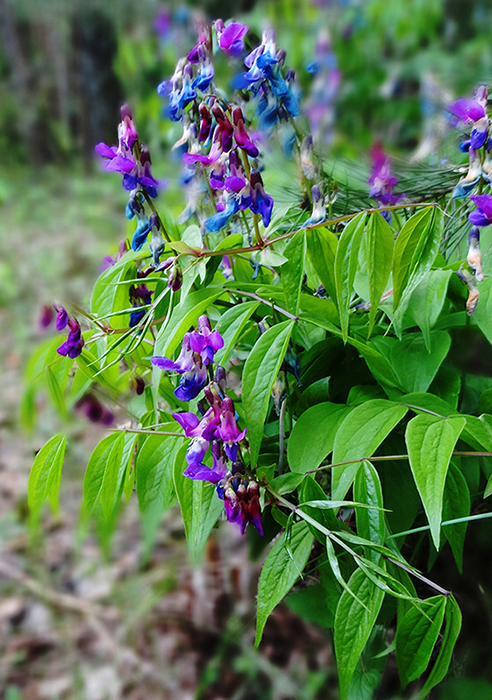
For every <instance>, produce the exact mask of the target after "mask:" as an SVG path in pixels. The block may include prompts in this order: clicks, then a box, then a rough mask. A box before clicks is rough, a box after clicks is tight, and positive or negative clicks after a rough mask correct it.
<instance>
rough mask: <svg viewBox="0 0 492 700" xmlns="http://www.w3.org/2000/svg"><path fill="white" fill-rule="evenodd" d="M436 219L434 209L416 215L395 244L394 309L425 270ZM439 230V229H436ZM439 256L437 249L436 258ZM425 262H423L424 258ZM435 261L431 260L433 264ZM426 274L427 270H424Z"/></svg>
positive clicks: (402, 230)
mask: <svg viewBox="0 0 492 700" xmlns="http://www.w3.org/2000/svg"><path fill="white" fill-rule="evenodd" d="M433 219H434V209H433V208H432V207H426V208H425V209H421V210H420V211H418V212H417V213H416V214H414V215H413V216H412V217H411V218H410V219H409V220H408V221H407V222H406V223H405V224H404V226H403V228H402V229H401V231H400V233H399V234H398V238H397V239H396V243H395V252H394V258H393V309H396V308H397V307H398V305H399V303H400V300H401V298H402V295H403V292H404V291H405V290H406V289H407V288H408V286H409V282H410V279H411V278H413V281H414V284H413V286H414V287H415V286H416V285H415V279H416V275H417V272H418V271H419V269H421V268H422V262H423V263H424V265H423V267H424V268H425V263H426V262H427V259H426V258H429V257H430V256H429V255H427V256H425V255H424V252H425V249H426V243H427V242H428V239H429V232H430V229H431V226H432V222H433ZM436 229H437V227H436ZM436 255H437V249H436V251H435V254H434V258H435V256H436ZM423 257H424V260H423V261H422V258H423ZM432 262H434V260H431V263H430V264H432ZM424 273H425V269H424Z"/></svg>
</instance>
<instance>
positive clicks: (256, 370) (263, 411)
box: [243, 321, 294, 467]
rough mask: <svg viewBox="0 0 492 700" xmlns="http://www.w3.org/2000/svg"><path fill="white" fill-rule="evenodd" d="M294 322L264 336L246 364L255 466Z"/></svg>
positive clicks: (245, 392)
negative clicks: (275, 384) (276, 381)
mask: <svg viewBox="0 0 492 700" xmlns="http://www.w3.org/2000/svg"><path fill="white" fill-rule="evenodd" d="M293 327H294V321H284V322H283V323H279V324H277V325H276V326H272V328H269V329H268V330H267V331H266V332H265V333H263V334H262V335H261V336H260V337H259V338H258V340H257V342H256V344H255V345H254V347H253V349H252V350H251V352H250V354H249V356H248V359H247V360H246V362H245V364H244V372H243V408H244V413H245V424H246V425H247V427H248V439H249V446H250V451H251V465H252V466H253V467H254V466H255V465H256V461H257V459H258V454H259V452H260V445H261V441H262V439H263V429H264V425H265V421H266V417H267V414H268V406H269V403H270V395H271V393H272V387H273V384H274V382H275V379H276V378H277V374H278V372H279V370H280V365H281V364H282V362H283V359H284V357H285V353H286V352H287V348H288V345H289V339H290V334H291V333H292V329H293Z"/></svg>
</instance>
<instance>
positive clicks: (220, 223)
mask: <svg viewBox="0 0 492 700" xmlns="http://www.w3.org/2000/svg"><path fill="white" fill-rule="evenodd" d="M213 31H215V35H216V40H217V41H216V44H217V46H218V48H219V49H220V50H221V51H222V52H224V53H225V54H226V55H227V56H229V57H231V58H237V57H239V56H240V55H241V54H242V53H243V50H244V37H245V35H246V33H247V31H248V28H247V27H246V26H245V25H242V24H240V23H238V22H231V23H230V24H228V25H227V26H225V25H224V23H223V22H222V20H216V22H215V23H214V24H213V26H211V27H209V26H206V25H203V26H200V27H199V40H198V43H197V45H196V46H195V47H194V48H193V49H192V50H191V51H190V52H189V54H188V55H187V56H186V57H184V58H180V59H179V61H178V63H177V66H176V70H175V72H174V74H173V76H172V77H171V78H170V79H168V80H165V81H163V82H162V83H161V84H160V85H159V86H158V88H157V91H158V93H159V94H160V95H162V96H164V97H165V98H167V107H166V109H165V114H166V115H167V116H168V117H169V118H170V119H171V120H173V121H182V123H183V135H182V137H181V138H180V139H179V140H178V142H177V143H176V144H175V145H174V148H186V152H185V153H184V154H183V162H184V165H185V169H184V172H183V176H182V184H183V185H185V188H186V190H187V192H188V203H187V206H186V209H185V210H184V212H183V213H182V214H181V216H180V217H179V220H178V221H179V222H180V223H184V222H185V221H186V220H188V219H189V218H190V217H191V216H193V215H196V216H197V217H198V220H199V222H200V224H201V225H203V227H204V229H205V230H206V231H208V232H210V233H217V232H219V231H221V230H222V229H223V228H224V227H225V226H226V225H227V224H228V223H229V222H230V221H231V219H232V218H233V217H234V215H236V214H238V213H240V212H242V211H245V210H250V211H251V212H252V213H253V214H256V215H258V216H261V219H262V222H263V225H264V227H265V228H266V227H268V225H269V224H270V220H271V215H272V209H273V199H272V197H271V196H269V195H268V194H267V193H266V192H265V189H264V186H263V180H262V177H261V174H260V170H261V164H260V163H259V161H258V157H259V155H260V154H259V150H258V147H257V145H256V143H255V140H256V138H255V137H254V136H253V135H252V134H251V133H248V130H247V127H246V123H247V122H246V118H245V115H244V112H243V109H242V107H241V106H240V104H237V103H234V102H227V101H226V100H225V99H224V98H223V97H222V95H219V94H218V93H217V91H216V89H215V85H214V82H213V81H214V75H215V72H214V67H213V62H212V50H213ZM284 60H285V52H284V51H277V49H276V46H275V36H274V33H273V31H272V30H267V31H265V32H264V33H263V38H262V43H261V44H260V45H259V46H257V47H256V48H255V49H253V51H251V52H250V53H249V54H247V55H246V57H245V58H244V63H245V66H246V68H247V69H248V70H246V71H243V72H242V73H240V74H239V75H236V77H235V78H234V79H233V81H232V86H233V87H234V88H235V89H237V90H239V91H244V92H249V93H252V96H253V98H255V99H256V114H257V116H258V120H259V127H260V129H263V130H268V129H270V128H271V127H272V126H273V125H274V124H275V123H276V122H277V121H279V120H284V121H288V120H292V119H293V118H294V117H296V116H297V115H298V114H299V113H300V109H299V104H298V97H299V92H298V90H297V88H296V85H295V75H294V73H293V72H292V71H289V72H287V74H286V75H285V76H284V72H283V64H284ZM204 178H206V180H207V181H206V182H203V179H204ZM206 197H208V198H209V200H210V198H211V199H212V201H211V202H210V201H209V204H210V203H211V204H212V205H213V207H214V209H215V211H214V213H212V215H211V216H207V215H206V214H205V213H204V212H203V207H201V201H202V200H204V199H205V198H206Z"/></svg>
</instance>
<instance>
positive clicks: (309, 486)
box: [299, 476, 342, 544]
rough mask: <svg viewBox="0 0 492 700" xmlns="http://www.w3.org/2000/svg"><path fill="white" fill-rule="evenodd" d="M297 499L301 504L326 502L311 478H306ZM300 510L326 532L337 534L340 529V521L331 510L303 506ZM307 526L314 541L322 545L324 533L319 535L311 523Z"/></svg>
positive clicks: (324, 496) (320, 489) (316, 483)
mask: <svg viewBox="0 0 492 700" xmlns="http://www.w3.org/2000/svg"><path fill="white" fill-rule="evenodd" d="M299 498H300V500H301V502H302V503H303V504H305V503H306V502H312V501H315V502H316V501H318V502H319V501H321V502H322V501H323V499H326V500H327V496H326V494H325V492H324V491H323V489H322V487H321V486H320V485H319V484H318V482H317V481H315V480H314V478H313V477H312V476H309V477H306V478H305V479H304V481H303V484H302V487H301V492H300V495H299ZM302 510H303V512H305V513H307V515H309V516H310V517H311V518H313V520H316V522H318V523H320V524H321V525H322V526H323V527H325V528H326V529H327V530H330V531H335V532H337V531H338V530H340V529H341V528H342V522H341V520H339V519H338V518H337V516H336V514H335V513H334V512H333V510H330V509H329V508H327V509H325V508H312V507H310V506H309V505H303V506H302ZM308 525H309V529H310V530H311V532H312V533H313V535H314V536H315V537H316V539H317V540H319V542H321V543H322V544H324V542H325V538H326V535H325V534H324V533H321V532H320V530H318V529H317V528H315V527H314V525H312V524H311V523H308Z"/></svg>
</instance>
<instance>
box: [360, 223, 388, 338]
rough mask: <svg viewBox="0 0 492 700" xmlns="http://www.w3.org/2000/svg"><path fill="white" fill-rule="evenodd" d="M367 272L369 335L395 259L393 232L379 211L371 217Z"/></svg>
mask: <svg viewBox="0 0 492 700" xmlns="http://www.w3.org/2000/svg"><path fill="white" fill-rule="evenodd" d="M366 247H367V274H368V283H369V301H370V302H371V310H370V312H369V329H368V331H367V335H368V336H369V335H370V334H371V331H372V327H373V325H374V321H375V320H376V314H377V312H378V307H379V303H380V301H381V297H382V295H383V292H384V290H385V289H386V285H387V283H388V278H389V276H390V272H391V263H392V261H393V232H392V230H391V228H390V227H389V224H388V222H387V221H386V219H385V218H384V217H383V216H382V214H380V213H379V212H374V214H371V216H370V218H369V223H368V226H367V233H366Z"/></svg>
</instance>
